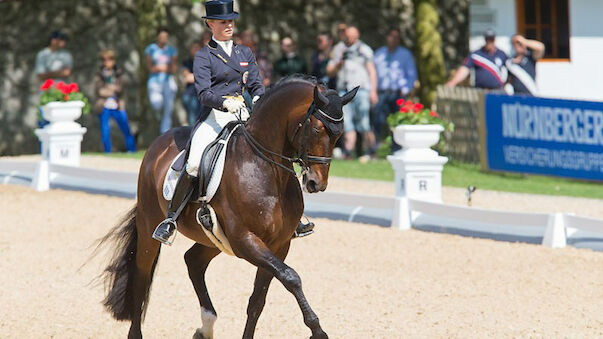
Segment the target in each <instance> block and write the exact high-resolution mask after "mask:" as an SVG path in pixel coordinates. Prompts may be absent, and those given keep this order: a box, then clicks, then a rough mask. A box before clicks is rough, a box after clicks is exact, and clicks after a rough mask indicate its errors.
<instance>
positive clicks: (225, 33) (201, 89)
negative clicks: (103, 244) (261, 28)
mask: <svg viewBox="0 0 603 339" xmlns="http://www.w3.org/2000/svg"><path fill="white" fill-rule="evenodd" d="M205 11H206V16H204V17H203V19H205V24H206V26H207V27H209V29H210V30H211V31H212V33H213V37H212V39H211V40H210V41H209V43H208V44H207V46H205V47H203V48H202V49H201V50H200V51H199V52H197V54H196V55H195V60H194V64H193V72H194V75H195V88H196V90H197V95H198V97H199V100H200V101H201V103H202V104H203V107H204V110H205V111H204V112H203V113H204V114H201V116H202V117H203V116H206V115H207V113H209V115H208V116H207V118H206V119H205V120H198V121H197V123H196V124H195V126H194V127H193V132H192V135H193V137H192V141H191V143H190V152H189V157H188V160H187V163H186V170H183V171H182V173H181V175H180V178H179V179H178V183H177V184H176V188H175V190H174V195H173V198H172V200H171V201H170V204H169V206H168V212H167V218H166V219H165V220H164V221H162V222H161V223H160V224H159V225H158V226H157V228H156V229H155V232H153V238H154V239H156V240H158V241H160V242H161V243H164V244H169V238H170V237H171V235H172V234H173V232H174V230H175V229H176V219H177V214H178V213H177V211H178V210H179V209H182V208H183V207H184V205H185V204H186V203H187V202H188V199H189V198H190V196H191V195H192V191H193V188H194V187H193V185H192V183H193V181H194V179H195V177H197V175H198V170H199V163H200V161H201V155H202V154H201V153H202V151H200V150H203V148H205V146H207V144H208V143H209V142H210V141H211V140H213V139H215V137H216V136H217V135H218V134H219V133H220V131H221V130H222V128H223V127H224V126H225V125H226V124H227V123H228V122H230V121H233V120H236V116H235V114H241V117H242V118H243V119H245V118H246V117H248V115H249V113H248V111H247V108H246V105H245V102H244V100H243V96H242V94H243V93H244V91H245V90H248V91H249V92H250V94H251V96H252V98H253V100H252V102H253V103H254V104H255V102H256V101H257V100H258V99H259V98H260V96H261V95H263V94H264V86H263V85H262V81H261V79H260V76H259V73H258V66H257V64H256V61H255V56H254V55H253V53H252V52H251V50H250V49H249V47H246V46H243V45H237V44H234V42H233V41H232V35H233V31H234V25H235V23H234V19H237V18H238V17H239V13H237V12H235V11H234V9H233V2H232V0H213V1H208V2H206V3H205ZM208 135H210V136H212V137H207V136H208ZM199 220H203V218H199ZM313 228H314V224H313V223H308V224H303V223H302V222H300V223H299V225H298V227H297V230H296V231H295V235H296V236H305V235H309V234H311V233H312V232H313V230H312V229H313Z"/></svg>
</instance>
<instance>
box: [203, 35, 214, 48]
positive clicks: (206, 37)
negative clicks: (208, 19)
mask: <svg viewBox="0 0 603 339" xmlns="http://www.w3.org/2000/svg"><path fill="white" fill-rule="evenodd" d="M211 37H212V34H211V31H205V32H203V33H202V34H201V47H205V46H207V44H208V43H209V41H210V40H211Z"/></svg>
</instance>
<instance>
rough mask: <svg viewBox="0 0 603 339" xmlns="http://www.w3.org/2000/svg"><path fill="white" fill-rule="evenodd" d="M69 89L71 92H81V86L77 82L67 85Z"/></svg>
mask: <svg viewBox="0 0 603 339" xmlns="http://www.w3.org/2000/svg"><path fill="white" fill-rule="evenodd" d="M67 89H68V91H69V93H73V92H79V91H80V88H79V86H78V85H77V84H76V83H75V82H72V83H70V84H69V85H68V86H67Z"/></svg>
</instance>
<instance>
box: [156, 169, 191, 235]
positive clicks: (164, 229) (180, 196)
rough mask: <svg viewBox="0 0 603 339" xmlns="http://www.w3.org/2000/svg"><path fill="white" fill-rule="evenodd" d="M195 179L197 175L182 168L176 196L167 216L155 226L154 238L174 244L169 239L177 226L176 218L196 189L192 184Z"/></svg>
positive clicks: (175, 190) (175, 191)
mask: <svg viewBox="0 0 603 339" xmlns="http://www.w3.org/2000/svg"><path fill="white" fill-rule="evenodd" d="M194 179H195V177H193V176H192V175H190V174H188V172H186V169H183V170H182V174H180V177H179V178H178V182H177V183H176V188H175V189H174V196H173V197H172V200H171V201H170V204H169V206H168V212H167V218H165V220H163V221H162V222H161V223H160V224H159V225H158V226H157V228H155V232H153V239H155V240H157V241H159V242H160V243H162V244H165V245H171V244H172V243H171V242H170V241H169V239H170V237H171V236H172V234H173V233H174V230H176V228H177V225H176V219H178V215H179V214H180V212H182V210H183V209H184V206H185V205H186V203H187V202H188V199H190V197H191V193H192V192H193V189H194V186H193V185H192V183H193V180H194Z"/></svg>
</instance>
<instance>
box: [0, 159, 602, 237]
mask: <svg viewBox="0 0 603 339" xmlns="http://www.w3.org/2000/svg"><path fill="white" fill-rule="evenodd" d="M0 174H2V175H3V177H4V178H3V182H4V183H7V182H8V181H9V180H10V179H11V178H12V177H16V176H21V177H26V178H33V180H32V187H33V188H37V189H40V188H42V189H43V188H44V187H43V186H44V182H41V181H43V180H44V178H47V180H48V182H47V184H48V185H49V186H50V185H63V186H68V187H74V188H85V189H95V190H101V191H114V192H119V193H124V194H129V195H132V196H135V195H136V184H137V177H138V175H137V173H132V172H120V171H104V170H97V169H91V168H82V167H70V166H63V165H51V164H48V163H47V162H45V161H41V162H40V163H33V162H21V161H7V160H0ZM40 177H42V179H40ZM36 186H37V187H36ZM304 199H305V200H306V201H307V202H310V203H316V204H337V205H344V206H352V207H355V208H354V211H355V212H353V213H356V212H358V211H359V210H360V209H363V208H373V209H385V210H391V211H392V212H393V213H392V220H391V226H392V228H397V229H400V230H405V229H409V228H411V227H412V226H413V225H415V223H416V222H417V220H418V219H419V218H420V217H421V216H423V215H432V216H437V217H441V218H448V219H453V220H456V221H457V222H460V223H462V222H477V223H480V224H483V225H492V226H494V225H500V224H504V225H510V226H517V227H545V228H546V230H545V233H544V237H543V239H542V244H543V245H545V246H549V247H565V246H566V244H567V237H568V236H571V235H572V234H574V233H575V232H576V231H577V230H584V231H588V232H595V233H602V234H603V220H599V219H593V218H586V217H580V216H575V215H571V214H561V213H552V214H545V213H520V212H507V211H498V210H489V209H480V208H474V207H465V206H456V205H449V204H444V203H435V202H427V201H422V200H416V199H408V198H404V197H387V196H375V195H362V194H354V193H341V192H323V193H317V194H304ZM433 226H443V227H445V226H446V225H444V224H441V225H439V224H434V225H433Z"/></svg>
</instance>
